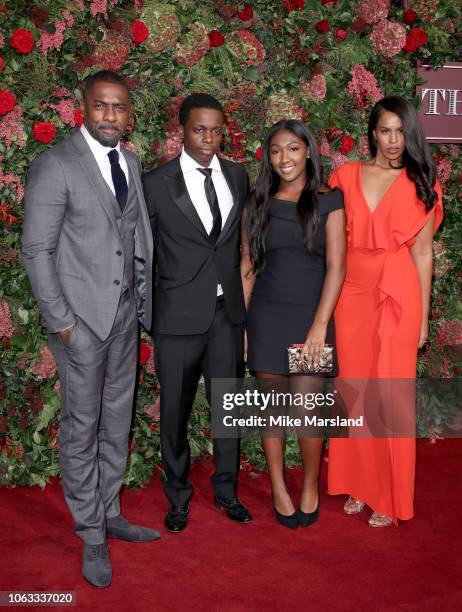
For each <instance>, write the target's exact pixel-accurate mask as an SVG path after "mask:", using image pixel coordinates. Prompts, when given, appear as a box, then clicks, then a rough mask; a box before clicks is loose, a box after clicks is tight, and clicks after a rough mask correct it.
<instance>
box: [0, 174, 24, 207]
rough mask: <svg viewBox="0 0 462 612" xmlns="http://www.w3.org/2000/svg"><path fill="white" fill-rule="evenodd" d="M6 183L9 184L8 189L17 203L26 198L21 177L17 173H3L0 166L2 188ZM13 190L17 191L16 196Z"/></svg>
mask: <svg viewBox="0 0 462 612" xmlns="http://www.w3.org/2000/svg"><path fill="white" fill-rule="evenodd" d="M5 185H8V190H9V191H10V196H9V197H10V198H11V199H13V201H15V203H16V204H19V203H20V202H22V200H23V198H24V187H23V186H22V183H21V179H20V178H19V176H16V175H15V174H3V171H2V169H1V167H0V189H2V188H3V187H4V186H5ZM13 190H14V191H16V197H14V194H13ZM12 196H13V197H12Z"/></svg>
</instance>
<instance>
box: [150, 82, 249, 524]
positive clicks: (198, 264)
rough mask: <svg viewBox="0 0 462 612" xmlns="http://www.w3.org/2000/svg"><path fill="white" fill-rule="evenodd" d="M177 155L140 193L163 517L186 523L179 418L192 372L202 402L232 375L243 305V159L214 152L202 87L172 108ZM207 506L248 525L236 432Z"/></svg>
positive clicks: (208, 100)
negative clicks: (239, 493) (147, 235)
mask: <svg viewBox="0 0 462 612" xmlns="http://www.w3.org/2000/svg"><path fill="white" fill-rule="evenodd" d="M179 119H180V126H181V127H180V130H181V135H182V137H183V142H184V147H183V151H182V153H181V155H180V156H179V157H177V158H175V159H173V160H172V161H170V162H168V163H167V164H164V165H163V166H160V167H159V168H156V169H155V170H153V171H151V172H149V173H148V174H147V175H146V176H145V178H144V188H145V197H146V202H147V206H148V211H149V216H150V220H151V226H152V233H153V236H154V245H155V259H156V262H155V263H156V268H157V269H156V282H155V289H154V308H153V312H154V315H153V317H154V318H153V336H154V342H155V354H156V367H157V373H158V376H159V381H160V385H161V400H160V402H161V408H160V411H161V449H162V459H163V462H164V466H165V472H166V476H167V481H166V483H165V485H164V489H165V493H166V495H167V498H168V500H169V502H170V508H169V511H168V513H167V515H166V517H165V524H166V527H167V529H168V530H169V531H171V532H180V531H182V530H183V529H184V528H185V527H186V524H187V522H188V518H189V502H190V499H191V496H192V485H191V483H190V482H189V481H188V474H189V468H190V449H189V444H188V439H187V424H188V417H189V414H190V412H191V408H192V404H193V401H194V397H195V394H196V390H197V384H198V381H199V378H200V376H201V374H203V375H204V379H205V382H206V389H207V397H208V399H209V402H210V381H211V379H213V378H235V377H236V376H237V375H238V373H239V369H240V367H241V364H242V359H243V331H244V319H245V307H244V299H243V293H242V285H241V277H240V270H239V261H240V238H239V227H240V218H241V213H242V208H243V206H244V203H245V200H246V198H247V194H248V177H247V173H246V171H245V169H244V167H243V166H241V165H239V164H236V163H233V162H230V161H227V160H224V159H220V158H218V157H217V153H218V151H219V150H220V146H221V143H222V138H223V130H224V111H223V107H222V106H221V104H220V103H219V102H218V101H217V100H215V98H213V97H212V96H209V95H207V94H192V95H191V96H188V97H187V98H186V99H185V100H184V102H183V104H182V106H181V109H180V116H179ZM213 452H214V463H215V473H214V475H213V476H212V485H213V489H214V493H215V505H216V506H217V507H218V508H221V509H223V510H225V512H226V514H227V516H228V517H229V518H231V519H233V520H236V521H238V522H240V523H248V522H249V521H250V520H251V517H250V514H249V512H248V511H247V509H246V508H245V506H244V505H243V504H242V503H241V502H240V501H239V500H238V499H237V497H236V484H237V474H238V471H239V440H238V439H221V438H220V439H214V441H213Z"/></svg>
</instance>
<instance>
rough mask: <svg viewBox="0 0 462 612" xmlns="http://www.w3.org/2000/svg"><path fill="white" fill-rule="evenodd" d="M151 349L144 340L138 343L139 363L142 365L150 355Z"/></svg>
mask: <svg viewBox="0 0 462 612" xmlns="http://www.w3.org/2000/svg"><path fill="white" fill-rule="evenodd" d="M151 353H152V349H151V347H150V346H149V344H146V342H141V343H140V365H144V364H145V363H147V362H148V361H149V358H150V357H151Z"/></svg>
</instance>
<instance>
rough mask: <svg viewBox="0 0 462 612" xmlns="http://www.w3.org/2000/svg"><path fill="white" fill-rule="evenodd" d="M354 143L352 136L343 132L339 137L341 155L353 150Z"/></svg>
mask: <svg viewBox="0 0 462 612" xmlns="http://www.w3.org/2000/svg"><path fill="white" fill-rule="evenodd" d="M354 145H355V141H354V140H353V138H352V137H351V136H348V134H344V135H343V136H342V138H341V139H340V149H339V151H340V153H341V154H342V155H348V153H350V152H351V151H352V150H353V147H354Z"/></svg>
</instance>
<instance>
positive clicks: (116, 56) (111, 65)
mask: <svg viewBox="0 0 462 612" xmlns="http://www.w3.org/2000/svg"><path fill="white" fill-rule="evenodd" d="M129 47H130V43H129V40H128V38H127V37H126V36H125V35H124V34H122V33H120V32H116V31H109V32H108V33H107V35H106V38H105V39H104V40H102V41H101V42H100V43H98V44H97V45H96V47H95V48H94V49H93V53H91V54H90V55H87V56H84V57H81V58H80V59H79V60H78V61H77V62H76V64H75V70H76V71H77V72H83V71H84V70H86V68H87V67H89V66H94V65H95V64H98V65H99V66H101V68H102V69H103V70H115V71H117V70H120V69H121V68H122V66H123V65H124V64H125V60H126V59H127V55H128V51H129Z"/></svg>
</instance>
